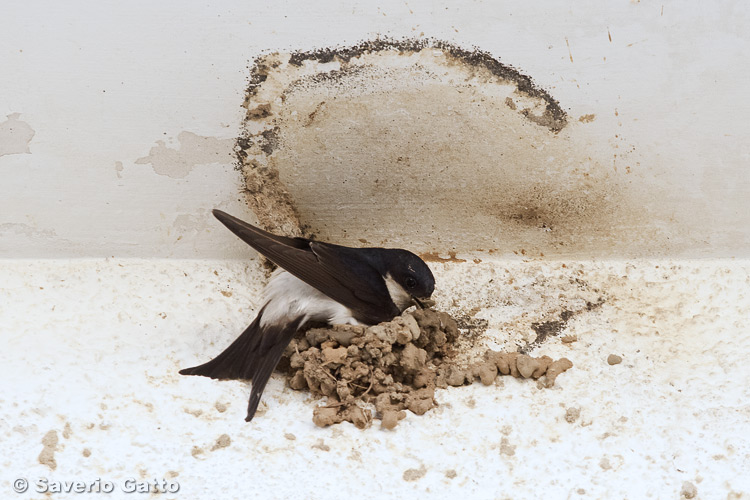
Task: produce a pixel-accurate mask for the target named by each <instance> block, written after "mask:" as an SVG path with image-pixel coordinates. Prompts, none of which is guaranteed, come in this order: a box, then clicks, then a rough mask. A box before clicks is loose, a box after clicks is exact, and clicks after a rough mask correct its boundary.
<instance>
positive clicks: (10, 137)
mask: <svg viewBox="0 0 750 500" xmlns="http://www.w3.org/2000/svg"><path fill="white" fill-rule="evenodd" d="M20 116H21V114H20V113H13V114H10V115H8V119H7V120H5V121H4V122H2V123H0V156H5V155H15V154H24V153H31V149H29V143H30V142H31V139H33V138H34V134H36V132H34V129H32V128H31V126H30V125H29V124H28V123H26V122H24V121H21V120H19V119H18V118H19V117H20Z"/></svg>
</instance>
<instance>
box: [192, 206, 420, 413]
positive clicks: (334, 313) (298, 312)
mask: <svg viewBox="0 0 750 500" xmlns="http://www.w3.org/2000/svg"><path fill="white" fill-rule="evenodd" d="M213 214H214V216H215V217H216V218H217V219H219V221H220V222H221V223H222V224H224V225H225V226H226V227H227V228H229V230H230V231H232V232H233V233H234V234H236V235H237V236H239V237H240V238H241V239H242V241H244V242H245V243H247V244H248V245H250V246H251V247H253V248H254V249H255V250H257V251H258V252H259V253H261V254H263V255H265V256H266V257H267V258H268V259H269V260H270V261H271V262H273V263H274V264H276V265H277V266H279V268H278V269H277V270H276V271H274V273H273V274H272V275H271V279H270V280H269V282H268V285H267V286H266V288H265V290H264V292H263V296H264V300H263V305H262V306H261V308H260V312H258V316H257V317H256V318H255V320H253V322H252V323H251V324H250V326H248V327H247V328H246V329H245V331H244V332H242V335H240V336H239V337H238V338H237V339H236V340H235V341H234V342H232V344H231V345H230V346H229V347H227V348H226V349H225V350H224V351H223V352H222V353H221V354H219V355H218V356H216V357H215V358H214V359H212V360H211V361H209V362H207V363H205V364H202V365H200V366H195V367H193V368H185V369H184V370H180V374H182V375H203V376H205V377H211V378H214V379H245V380H247V379H251V380H252V390H251V392H250V400H249V401H248V405H247V417H246V418H245V420H246V421H247V422H249V421H250V420H252V418H253V416H254V415H255V411H256V410H257V409H258V404H259V403H260V397H261V394H262V393H263V389H264V388H265V386H266V383H267V382H268V379H269V378H270V376H271V373H272V372H273V370H274V368H276V365H277V364H278V362H279V360H280V359H281V355H282V354H283V352H284V349H285V348H286V346H287V345H288V344H289V342H290V341H291V340H292V338H293V337H294V334H295V332H297V330H299V329H300V328H301V327H302V326H304V325H305V324H306V323H307V322H308V321H319V322H325V323H328V324H330V325H334V324H350V325H374V324H377V323H381V322H383V321H389V320H391V319H393V318H394V317H395V316H398V315H399V314H401V313H402V312H403V311H404V310H406V309H407V308H409V307H410V306H412V305H416V306H417V307H424V306H425V302H428V303H429V302H431V301H430V296H431V295H432V292H433V290H434V289H435V278H434V277H433V275H432V271H430V268H429V267H427V264H425V262H424V261H423V260H422V259H420V258H419V257H417V256H416V255H414V254H413V253H411V252H409V251H407V250H401V249H396V248H350V247H345V246H341V245H334V244H331V243H323V242H319V241H314V240H309V239H306V238H289V237H286V236H277V235H275V234H272V233H269V232H267V231H264V230H262V229H260V228H257V227H255V226H252V225H250V224H248V223H246V222H243V221H241V220H240V219H238V218H236V217H233V216H231V215H229V214H226V213H224V212H222V211H221V210H214V211H213Z"/></svg>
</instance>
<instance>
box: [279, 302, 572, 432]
mask: <svg viewBox="0 0 750 500" xmlns="http://www.w3.org/2000/svg"><path fill="white" fill-rule="evenodd" d="M459 334H460V332H459V329H458V325H457V324H456V321H455V320H454V319H453V318H452V317H451V316H450V315H449V314H447V313H445V312H438V311H434V310H431V309H423V310H422V309H418V310H416V311H413V312H411V313H406V314H404V315H402V316H398V317H396V318H394V319H393V320H392V321H389V322H387V323H381V324H379V325H375V326H370V327H364V326H352V325H337V326H334V327H327V328H311V329H309V330H307V331H306V332H305V333H304V335H303V336H299V337H297V338H295V339H294V340H293V341H292V342H291V343H290V344H289V347H287V349H286V351H285V353H284V358H285V360H284V362H283V363H282V364H281V365H280V367H285V371H286V372H287V374H288V376H289V386H290V387H291V388H292V389H295V390H303V389H309V390H310V392H311V393H312V394H313V395H314V396H318V397H320V396H327V397H328V401H327V404H326V405H325V406H318V407H316V408H315V410H314V411H313V421H314V422H315V424H316V425H319V426H321V427H325V426H327V425H332V424H337V423H340V422H343V421H347V422H351V423H353V424H354V425H356V426H357V427H359V428H360V429H364V428H367V427H369V426H370V425H371V423H372V420H373V413H372V411H371V407H372V405H374V407H375V415H374V418H377V419H380V421H381V426H382V427H384V428H386V429H392V428H394V427H395V426H396V425H397V424H398V421H399V420H401V419H402V418H404V417H405V416H406V412H405V410H411V411H412V412H413V413H416V414H417V415H422V414H424V413H425V412H427V411H428V410H430V409H431V408H434V407H435V406H437V403H436V401H435V389H436V388H446V387H448V386H461V385H467V384H471V383H473V382H474V381H475V380H476V379H479V380H481V381H482V383H483V384H485V385H490V384H492V383H493V382H494V380H495V378H496V377H497V376H498V375H512V376H514V377H517V378H534V379H540V378H541V377H542V376H544V379H542V380H540V385H542V386H544V387H552V386H553V385H554V383H555V378H557V376H558V375H559V374H560V373H562V372H564V371H565V370H567V369H568V368H570V367H572V366H573V363H571V362H570V360H568V359H566V358H562V359H559V360H556V361H553V360H552V358H550V357H549V356H542V357H540V358H533V357H531V356H527V355H525V354H520V353H517V352H508V353H504V352H496V351H491V350H488V351H487V352H486V353H485V354H484V356H483V358H482V361H479V362H476V363H471V364H469V365H468V366H463V367H461V366H460V365H459V363H458V362H456V361H455V359H454V358H455V355H456V354H457V352H456V348H455V342H456V340H457V339H458V336H459Z"/></svg>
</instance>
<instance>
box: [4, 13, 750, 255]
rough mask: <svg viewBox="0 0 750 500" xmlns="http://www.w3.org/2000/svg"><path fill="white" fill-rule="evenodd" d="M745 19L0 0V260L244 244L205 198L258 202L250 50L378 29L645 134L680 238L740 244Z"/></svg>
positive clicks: (608, 141) (344, 38)
mask: <svg viewBox="0 0 750 500" xmlns="http://www.w3.org/2000/svg"><path fill="white" fill-rule="evenodd" d="M748 25H750V8H749V7H748V5H747V4H746V3H745V2H740V1H735V2H711V3H709V2H699V1H691V2H663V3H653V2H629V1H620V2H616V3H615V2H597V1H579V2H571V3H563V2H553V1H547V2H544V3H543V5H540V4H538V3H533V2H525V1H514V2H502V3H494V2H426V1H408V2H404V1H398V2H396V1H393V2H378V3H377V4H376V3H375V2H335V1H321V2H305V1H289V2H284V3H283V4H272V3H269V2H259V1H247V0H243V1H227V2H222V3H220V4H209V5H207V4H205V3H204V2H177V1H164V2H146V1H139V2H132V1H129V2H119V3H115V2H100V3H91V2H83V1H71V2H64V3H59V2H41V1H38V2H23V3H21V2H18V3H12V4H10V3H5V4H4V5H3V6H2V7H0V47H1V48H2V49H1V50H0V155H1V156H0V257H65V256H91V257H100V256H118V257H127V256H140V257H149V256H157V257H190V258H192V257H199V258H203V257H206V258H209V257H211V258H223V257H239V256H243V255H247V251H246V250H245V249H244V248H243V246H242V245H241V244H239V243H238V242H236V241H235V239H234V238H233V237H232V236H231V234H229V233H228V232H227V231H224V230H223V229H222V228H221V227H220V226H219V225H218V224H216V223H215V222H214V221H213V220H212V218H211V217H210V214H209V209H211V208H213V207H222V208H224V209H226V210H229V211H232V212H234V213H237V214H239V215H243V214H244V215H247V216H248V217H249V214H248V213H247V208H245V205H244V202H243V201H242V200H241V196H240V194H239V189H240V179H239V176H238V174H237V173H236V172H235V171H234V166H233V164H232V159H231V157H230V156H229V155H230V153H231V145H232V140H231V139H233V138H234V137H236V136H237V134H238V132H239V126H240V124H241V120H242V116H243V114H242V109H241V108H240V104H241V102H242V98H243V92H244V87H245V84H246V76H247V73H248V69H247V67H248V65H249V64H250V61H251V60H252V59H253V58H254V57H255V56H257V55H258V54H260V53H262V52H267V51H272V50H296V49H303V50H308V49H312V48H316V47H324V46H330V45H334V44H353V43H356V42H358V41H360V40H363V39H367V38H371V37H373V36H376V35H378V34H382V35H389V36H392V37H397V38H398V37H404V36H410V37H414V36H420V35H422V34H424V36H430V37H435V38H439V39H444V40H447V41H450V42H453V43H456V44H458V45H462V46H466V47H471V46H474V45H476V46H478V47H480V48H481V49H483V50H486V51H489V52H490V53H492V54H493V55H495V56H496V57H499V58H500V59H501V60H502V61H503V62H505V63H507V64H510V65H512V66H514V67H516V68H518V69H520V70H521V71H522V72H524V73H525V74H528V75H530V76H532V77H533V78H534V79H535V81H536V82H537V83H538V84H539V85H540V86H541V87H543V88H545V89H547V90H548V91H549V92H550V93H551V94H552V95H553V96H554V97H555V98H556V99H558V100H559V101H560V102H561V104H562V105H563V107H564V108H566V110H567V111H568V112H569V114H570V116H571V118H573V119H575V118H576V117H578V116H581V115H584V114H595V115H596V116H597V119H596V122H594V124H592V125H595V127H596V131H597V133H596V134H595V136H596V138H597V139H598V141H599V145H598V146H599V147H602V148H610V149H611V150H612V153H613V154H624V151H623V150H625V151H627V150H630V149H632V148H635V151H636V152H637V153H636V154H637V157H638V161H640V162H641V164H642V165H643V164H644V162H645V165H647V167H646V168H644V172H643V173H642V174H641V175H640V176H638V177H635V178H634V179H635V180H634V182H642V183H644V184H645V183H656V184H658V185H659V187H660V188H662V189H666V190H667V191H669V192H670V193H672V194H671V196H670V197H667V198H665V199H664V200H657V203H662V204H665V206H666V207H667V208H668V209H670V210H673V211H674V213H675V217H676V218H678V217H680V216H684V215H686V214H687V215H688V216H689V218H690V219H691V220H694V221H695V225H694V227H691V228H689V229H688V230H689V231H691V233H692V234H691V236H692V240H694V241H695V242H696V243H695V244H694V245H695V246H694V248H692V247H691V248H690V249H688V250H689V251H688V252H687V253H689V254H693V255H702V256H710V255H724V256H731V255H736V256H748V255H749V254H750V253H749V252H748V249H749V248H750V229H749V228H750V210H748V209H747V207H748V202H747V200H748V197H749V196H750V173H748V172H750V169H748V165H749V164H750V141H749V140H748V137H750V120H748V118H747V117H748V114H750V104H748V101H747V99H746V96H747V90H746V86H747V83H748V82H750V65H748V64H747V54H748V53H750V36H749V35H748V33H747V26H748ZM610 37H611V41H610ZM16 113H17V114H18V115H17V116H12V117H10V118H8V119H7V121H6V119H5V118H4V117H5V116H8V115H14V114H16ZM23 124H27V125H23ZM29 129H31V130H33V132H34V134H33V137H32V138H31V140H30V141H27V138H28V135H29V134H30V132H29ZM181 134H182V135H181ZM191 134H192V135H191ZM201 137H205V138H209V139H205V140H201V139H200V138H201ZM159 141H163V144H161V143H159ZM203 146H205V147H207V148H208V151H209V153H208V155H206V154H199V153H198V151H199V149H200V148H201V147H203ZM26 147H28V150H27V149H26ZM152 148H156V149H155V150H152ZM165 148H169V149H174V150H176V151H181V152H182V155H180V154H179V153H178V152H170V151H169V150H168V149H165ZM180 148H182V150H181V149H180ZM196 148H198V149H196ZM149 155H152V157H153V155H156V156H158V157H160V158H162V159H164V161H165V162H166V163H167V164H168V163H169V162H170V161H171V162H173V165H172V166H169V165H167V167H165V168H163V169H162V170H161V171H162V173H158V172H157V171H158V170H159V168H154V167H155V165H152V164H150V163H148V162H147V157H149ZM165 155H166V156H165ZM170 155H171V156H170ZM211 157H214V158H216V159H217V160H218V161H216V162H213V163H207V162H208V161H209V159H210V158H211ZM139 159H141V161H139ZM165 171H169V172H171V173H172V175H173V177H170V176H169V175H164V173H163V172H165ZM175 172H181V173H179V174H175ZM183 174H184V176H182V177H179V175H183ZM174 175H178V177H174ZM684 230H685V229H684V228H681V229H680V231H684Z"/></svg>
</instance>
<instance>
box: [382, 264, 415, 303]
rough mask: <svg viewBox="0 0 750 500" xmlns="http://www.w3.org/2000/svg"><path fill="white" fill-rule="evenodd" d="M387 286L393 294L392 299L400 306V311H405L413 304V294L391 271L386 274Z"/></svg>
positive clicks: (390, 293) (391, 294)
mask: <svg viewBox="0 0 750 500" xmlns="http://www.w3.org/2000/svg"><path fill="white" fill-rule="evenodd" d="M385 286H386V287H387V288H388V294H389V295H390V296H391V300H392V301H393V303H394V304H396V307H398V308H399V310H400V311H403V310H404V309H406V308H407V307H409V306H410V305H411V294H410V293H409V292H407V291H406V290H405V289H404V287H402V286H401V285H399V284H398V283H397V282H396V280H394V279H393V276H391V273H388V274H386V275H385Z"/></svg>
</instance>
